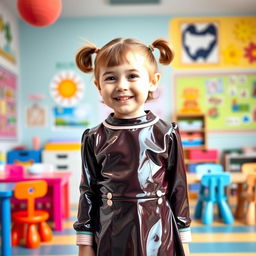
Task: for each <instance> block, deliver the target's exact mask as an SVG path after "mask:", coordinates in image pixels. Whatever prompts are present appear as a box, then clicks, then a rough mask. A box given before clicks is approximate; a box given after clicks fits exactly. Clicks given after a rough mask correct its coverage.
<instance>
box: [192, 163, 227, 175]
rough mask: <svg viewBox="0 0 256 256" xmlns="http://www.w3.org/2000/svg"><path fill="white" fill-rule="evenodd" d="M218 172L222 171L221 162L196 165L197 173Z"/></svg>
mask: <svg viewBox="0 0 256 256" xmlns="http://www.w3.org/2000/svg"><path fill="white" fill-rule="evenodd" d="M220 172H223V167H222V165H221V164H198V165H197V166H196V173H197V174H199V175H203V174H207V173H220Z"/></svg>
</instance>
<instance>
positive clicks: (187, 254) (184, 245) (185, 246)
mask: <svg viewBox="0 0 256 256" xmlns="http://www.w3.org/2000/svg"><path fill="white" fill-rule="evenodd" d="M182 245H183V249H184V252H185V256H189V255H190V253H189V246H188V243H182Z"/></svg>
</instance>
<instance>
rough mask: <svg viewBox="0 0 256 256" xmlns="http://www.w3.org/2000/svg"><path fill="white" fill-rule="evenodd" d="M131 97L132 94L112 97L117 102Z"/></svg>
mask: <svg viewBox="0 0 256 256" xmlns="http://www.w3.org/2000/svg"><path fill="white" fill-rule="evenodd" d="M132 98H133V96H119V97H114V100H116V101H118V102H126V101H128V100H130V99H132Z"/></svg>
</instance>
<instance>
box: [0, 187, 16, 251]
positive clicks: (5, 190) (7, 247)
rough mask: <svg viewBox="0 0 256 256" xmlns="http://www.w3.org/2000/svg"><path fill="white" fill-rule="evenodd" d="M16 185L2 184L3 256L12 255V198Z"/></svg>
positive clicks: (0, 203)
mask: <svg viewBox="0 0 256 256" xmlns="http://www.w3.org/2000/svg"><path fill="white" fill-rule="evenodd" d="M13 188H14V183H6V184H0V209H1V225H2V229H1V237H2V247H1V253H2V254H1V255H2V256H10V255H12V247H11V202H10V201H11V197H12V195H13Z"/></svg>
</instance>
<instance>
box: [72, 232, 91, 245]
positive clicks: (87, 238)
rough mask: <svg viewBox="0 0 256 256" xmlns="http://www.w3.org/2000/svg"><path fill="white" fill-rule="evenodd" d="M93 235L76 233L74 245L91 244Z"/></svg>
mask: <svg viewBox="0 0 256 256" xmlns="http://www.w3.org/2000/svg"><path fill="white" fill-rule="evenodd" d="M92 244H93V235H86V234H77V235H76V245H92Z"/></svg>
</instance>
